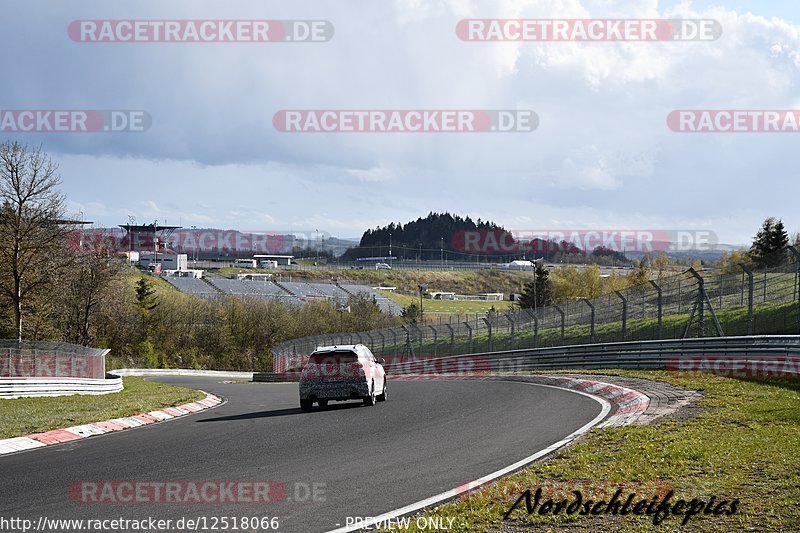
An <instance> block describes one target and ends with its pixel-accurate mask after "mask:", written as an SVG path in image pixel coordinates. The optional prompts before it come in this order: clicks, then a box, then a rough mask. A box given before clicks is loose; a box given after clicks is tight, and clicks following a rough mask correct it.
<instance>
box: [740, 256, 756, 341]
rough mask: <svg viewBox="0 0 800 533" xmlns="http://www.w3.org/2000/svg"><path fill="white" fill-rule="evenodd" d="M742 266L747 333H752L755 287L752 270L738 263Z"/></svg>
mask: <svg viewBox="0 0 800 533" xmlns="http://www.w3.org/2000/svg"><path fill="white" fill-rule="evenodd" d="M739 266H740V267H742V276H744V275H745V274H747V334H748V335H752V334H753V290H754V288H755V282H754V281H753V271H752V270H750V269H749V268H747V267H746V266H744V265H743V264H741V263H740V264H739ZM742 298H744V294H742Z"/></svg>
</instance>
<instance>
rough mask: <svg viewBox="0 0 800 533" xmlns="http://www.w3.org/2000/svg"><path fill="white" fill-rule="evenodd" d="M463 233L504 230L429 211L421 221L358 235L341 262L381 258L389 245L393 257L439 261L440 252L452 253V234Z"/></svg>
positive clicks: (493, 224)
mask: <svg viewBox="0 0 800 533" xmlns="http://www.w3.org/2000/svg"><path fill="white" fill-rule="evenodd" d="M464 230H466V231H474V230H493V231H498V230H499V231H503V230H504V228H502V227H501V226H498V225H497V224H495V223H494V222H490V221H482V220H481V219H478V220H477V221H474V220H472V219H471V218H470V217H465V218H462V217H460V216H458V215H451V214H450V213H433V212H431V213H429V214H428V216H426V217H425V218H418V219H417V220H412V221H411V222H407V223H406V224H400V223H398V224H395V223H394V222H392V223H391V224H389V225H388V226H384V227H378V228H375V229H368V230H367V231H365V232H364V235H362V237H361V242H360V245H359V246H358V247H357V248H352V249H350V250H348V251H347V253H346V254H345V257H344V259H350V260H352V259H356V258H358V257H372V256H374V257H378V256H385V255H388V251H389V245H390V244H391V246H392V255H393V256H395V257H403V256H405V257H407V258H416V257H417V256H420V255H421V259H439V257H440V255H441V250H442V249H444V251H450V252H452V251H453V235H455V234H456V232H459V231H464ZM390 235H391V243H390V237H389V236H390ZM420 250H421V252H420ZM451 257H452V255H451Z"/></svg>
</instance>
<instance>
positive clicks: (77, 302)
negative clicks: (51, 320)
mask: <svg viewBox="0 0 800 533" xmlns="http://www.w3.org/2000/svg"><path fill="white" fill-rule="evenodd" d="M65 253H68V254H71V255H72V261H71V262H70V267H69V268H68V269H65V270H64V272H63V274H62V275H61V276H59V278H58V280H57V281H56V282H55V286H57V287H58V288H59V291H58V292H59V298H58V301H57V303H56V306H57V308H58V310H59V314H60V322H61V328H62V338H63V339H64V340H65V341H67V342H72V343H75V344H82V345H84V346H88V345H89V344H91V343H92V342H94V336H93V335H92V328H91V326H92V323H93V319H94V317H95V315H96V314H97V311H98V309H99V307H100V304H102V303H103V301H104V300H105V298H106V297H108V296H109V292H110V291H109V290H108V287H109V284H110V283H111V282H112V281H113V280H114V278H115V277H116V276H117V274H119V272H120V267H121V263H120V262H119V261H118V260H116V258H115V257H114V255H113V250H112V249H110V248H107V247H106V246H104V245H103V244H99V245H92V246H89V247H86V246H84V247H82V248H81V249H80V250H72V251H67V252H65Z"/></svg>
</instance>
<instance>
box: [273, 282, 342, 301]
mask: <svg viewBox="0 0 800 533" xmlns="http://www.w3.org/2000/svg"><path fill="white" fill-rule="evenodd" d="M280 286H281V287H283V288H285V289H286V290H287V291H289V292H291V293H292V294H295V295H297V296H299V297H301V298H328V299H333V300H341V301H345V300H347V299H348V298H350V296H351V295H350V294H349V293H348V292H347V291H345V290H343V289H341V288H340V287H338V286H336V285H333V284H332V283H303V282H297V281H294V282H292V281H284V282H281V283H280Z"/></svg>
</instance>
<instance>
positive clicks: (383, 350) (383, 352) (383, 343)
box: [375, 330, 386, 355]
mask: <svg viewBox="0 0 800 533" xmlns="http://www.w3.org/2000/svg"><path fill="white" fill-rule="evenodd" d="M375 333H377V334H378V335H380V336H381V355H386V337H384V336H383V332H382V331H380V330H378V331H376V332H375Z"/></svg>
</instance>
